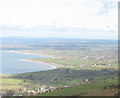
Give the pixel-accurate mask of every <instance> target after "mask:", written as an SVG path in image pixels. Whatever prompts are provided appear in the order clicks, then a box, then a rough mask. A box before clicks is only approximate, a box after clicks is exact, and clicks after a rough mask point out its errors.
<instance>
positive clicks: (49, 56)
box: [9, 50, 55, 58]
mask: <svg viewBox="0 0 120 98" xmlns="http://www.w3.org/2000/svg"><path fill="white" fill-rule="evenodd" d="M9 52H14V53H20V54H27V55H40V56H44V57H47V58H55V57H54V56H51V55H47V54H38V53H31V52H22V51H15V50H10V51H9Z"/></svg>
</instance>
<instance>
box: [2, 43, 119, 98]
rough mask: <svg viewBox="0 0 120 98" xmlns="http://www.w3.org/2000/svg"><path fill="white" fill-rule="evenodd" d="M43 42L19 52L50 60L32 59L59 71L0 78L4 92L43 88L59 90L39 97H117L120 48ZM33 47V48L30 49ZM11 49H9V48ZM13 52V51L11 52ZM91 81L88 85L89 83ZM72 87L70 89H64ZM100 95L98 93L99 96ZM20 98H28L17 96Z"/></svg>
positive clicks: (112, 45)
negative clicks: (37, 55)
mask: <svg viewBox="0 0 120 98" xmlns="http://www.w3.org/2000/svg"><path fill="white" fill-rule="evenodd" d="M71 43H75V44H70V43H69V41H68V42H56V41H53V42H46V41H45V42H43V43H42V42H41V43H40V45H39V44H36V43H32V44H27V45H28V46H26V49H18V50H17V52H22V53H35V54H42V55H45V56H48V57H49V58H33V59H29V60H32V61H36V62H45V63H48V64H51V65H54V66H56V67H57V69H53V70H48V71H38V72H30V73H21V74H11V75H0V77H1V78H2V84H3V88H2V90H3V91H4V92H6V91H8V90H9V89H10V90H14V91H19V90H20V89H23V88H26V89H29V90H34V89H38V88H41V87H43V86H47V87H55V88H58V89H55V90H54V91H52V92H46V93H41V94H36V95H38V96H91V95H93V96H97V95H105V94H107V95H108V96H109V95H112V96H114V95H115V94H117V91H118V88H117V86H118V80H117V77H118V61H119V60H118V50H117V44H111V43H109V44H107V43H105V44H103V43H102V44H99V43H92V44H91V43H88V44H85V43H84V44H81V43H80V42H74V41H73V42H71ZM27 47H29V48H27ZM7 49H8V48H7ZM10 49H11V48H10ZM86 80H87V81H86ZM64 86H68V88H64V89H60V88H61V87H64ZM95 92H96V93H95ZM15 94H16V95H21V94H22V95H25V94H26V92H25V93H17V92H15Z"/></svg>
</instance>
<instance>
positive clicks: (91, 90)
mask: <svg viewBox="0 0 120 98" xmlns="http://www.w3.org/2000/svg"><path fill="white" fill-rule="evenodd" d="M116 84H117V80H116V79H109V80H106V81H99V82H92V83H88V84H83V85H79V86H73V87H69V88H64V89H60V90H55V91H53V92H48V93H44V94H40V95H38V96H81V95H83V96H84V95H86V96H94V95H96V94H97V95H101V96H102V95H107V94H108V96H109V95H114V94H115V93H116V92H118V89H117V88H109V86H110V85H116ZM104 87H107V88H106V89H104ZM106 91H107V92H108V93H107V94H106V93H105V92H106Z"/></svg>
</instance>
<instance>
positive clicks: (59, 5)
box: [0, 0, 118, 37]
mask: <svg viewBox="0 0 120 98" xmlns="http://www.w3.org/2000/svg"><path fill="white" fill-rule="evenodd" d="M116 4H117V0H92V1H91V2H90V1H89V0H17V1H16V0H1V1H0V13H1V15H0V28H1V32H4V34H3V36H15V35H18V36H21V34H23V35H22V36H32V35H34V34H35V35H36V37H38V35H39V36H40V37H41V36H42V35H44V34H43V33H46V32H47V33H46V35H45V36H49V34H53V36H57V35H59V33H61V36H62V35H63V37H64V36H65V35H66V37H67V35H68V33H71V32H72V33H71V34H73V32H74V34H75V35H76V37H78V35H82V34H83V33H85V34H86V35H87V34H88V35H90V34H92V33H97V34H98V33H99V34H100V33H101V32H102V33H108V32H109V33H110V34H111V36H112V35H113V36H114V34H115V33H117V27H118V25H117V21H118V19H117V16H118V13H117V8H116ZM18 32H21V33H18ZM35 32H36V33H35ZM51 32H53V33H51ZM111 32H113V33H111ZM37 33H39V34H37ZM71 34H69V36H71V37H72V35H71ZM97 34H96V37H97ZM99 34H98V37H99ZM35 35H34V36H35ZM75 35H74V36H75ZM51 36H52V35H51Z"/></svg>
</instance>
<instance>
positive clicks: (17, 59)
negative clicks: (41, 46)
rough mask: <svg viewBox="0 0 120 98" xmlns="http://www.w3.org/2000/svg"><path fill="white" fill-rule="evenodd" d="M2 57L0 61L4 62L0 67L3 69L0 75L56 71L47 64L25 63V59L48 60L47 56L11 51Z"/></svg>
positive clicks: (3, 52)
mask: <svg viewBox="0 0 120 98" xmlns="http://www.w3.org/2000/svg"><path fill="white" fill-rule="evenodd" d="M0 55H1V56H0V60H1V62H2V63H1V64H0V67H1V68H2V70H1V72H0V74H14V73H25V72H35V71H45V70H50V69H54V67H53V66H51V65H49V64H46V63H42V62H39V63H38V62H31V61H24V59H32V58H48V57H47V56H42V55H37V54H27V53H26V54H24V53H16V52H10V51H2V52H1V53H0Z"/></svg>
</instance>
